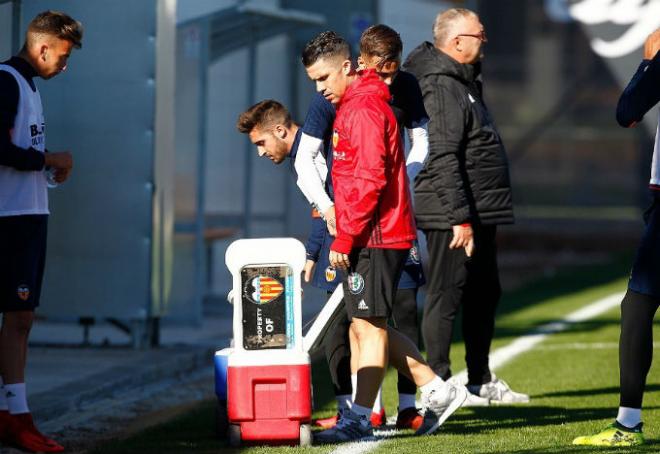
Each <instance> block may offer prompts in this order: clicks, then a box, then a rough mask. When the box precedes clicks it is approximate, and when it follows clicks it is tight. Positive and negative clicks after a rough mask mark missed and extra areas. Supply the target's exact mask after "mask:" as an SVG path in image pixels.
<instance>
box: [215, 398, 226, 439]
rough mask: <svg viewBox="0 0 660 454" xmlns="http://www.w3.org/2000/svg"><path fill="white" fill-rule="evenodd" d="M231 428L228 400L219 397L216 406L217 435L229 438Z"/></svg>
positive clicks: (221, 437)
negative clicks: (228, 433) (228, 432)
mask: <svg viewBox="0 0 660 454" xmlns="http://www.w3.org/2000/svg"><path fill="white" fill-rule="evenodd" d="M228 429H229V418H228V417H227V401H226V400H220V399H218V403H217V406H216V407H215V435H216V436H217V437H218V438H219V439H220V440H224V439H226V438H227V430H228Z"/></svg>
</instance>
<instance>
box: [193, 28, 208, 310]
mask: <svg viewBox="0 0 660 454" xmlns="http://www.w3.org/2000/svg"><path fill="white" fill-rule="evenodd" d="M199 27H200V30H199V33H200V49H199V67H198V68H199V74H198V77H199V97H198V100H199V102H198V111H197V207H196V217H195V281H196V283H197V285H195V301H194V304H195V307H202V303H203V301H204V295H205V293H206V291H207V290H208V289H207V285H206V272H205V269H206V267H208V266H209V264H208V263H206V260H205V258H206V256H205V253H204V248H205V245H204V230H205V228H206V220H205V204H206V139H207V137H206V135H207V131H206V129H207V128H206V123H207V116H208V108H207V107H208V71H209V36H210V34H209V29H210V27H209V21H208V20H204V21H202V22H201V23H200V25H199Z"/></svg>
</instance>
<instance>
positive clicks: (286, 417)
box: [225, 238, 312, 446]
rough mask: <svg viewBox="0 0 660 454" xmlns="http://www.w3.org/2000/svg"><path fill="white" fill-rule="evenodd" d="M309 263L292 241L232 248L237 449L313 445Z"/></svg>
mask: <svg viewBox="0 0 660 454" xmlns="http://www.w3.org/2000/svg"><path fill="white" fill-rule="evenodd" d="M305 261H306V255H305V247H304V246H303V244H302V243H301V242H300V241H298V240H296V239H293V238H261V239H244V240H237V241H235V242H233V243H232V244H231V245H230V246H229V248H228V249H227V253H226V255H225V262H226V264H227V267H228V268H229V271H230V272H231V273H232V275H233V291H232V292H233V298H232V300H233V305H234V318H233V331H234V348H233V350H231V353H230V354H229V356H228V359H227V374H226V382H227V394H226V396H227V416H228V423H229V426H228V435H229V441H230V444H231V445H232V446H240V445H241V444H242V443H247V444H300V445H302V446H307V445H310V444H311V441H312V436H311V425H310V422H311V416H312V383H311V364H310V358H309V354H308V353H307V352H306V351H305V350H304V345H303V336H302V310H301V300H302V292H301V282H300V279H301V273H302V270H303V267H304V265H305Z"/></svg>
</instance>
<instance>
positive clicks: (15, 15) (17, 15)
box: [11, 0, 21, 55]
mask: <svg viewBox="0 0 660 454" xmlns="http://www.w3.org/2000/svg"><path fill="white" fill-rule="evenodd" d="M11 3H12V4H11V14H12V24H11V50H12V54H14V55H16V54H17V53H18V52H19V51H20V50H21V0H12V2H11Z"/></svg>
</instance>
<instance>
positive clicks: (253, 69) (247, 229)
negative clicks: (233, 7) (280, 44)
mask: <svg viewBox="0 0 660 454" xmlns="http://www.w3.org/2000/svg"><path fill="white" fill-rule="evenodd" d="M250 34H251V35H252V36H254V30H253V29H250ZM247 51H248V61H247V70H248V84H247V105H248V106H251V105H252V104H254V102H255V99H254V98H255V94H256V92H257V66H256V65H257V46H256V43H255V42H254V39H251V40H250V44H249V45H248V48H247ZM246 150H247V153H245V169H244V172H243V175H244V180H243V197H245V198H244V200H243V215H244V218H243V236H244V237H245V238H250V235H251V233H252V226H251V225H250V224H251V218H252V163H253V162H252V161H253V155H254V145H252V143H251V142H250V141H249V140H247V141H246Z"/></svg>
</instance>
